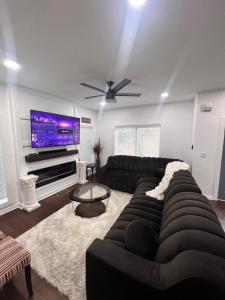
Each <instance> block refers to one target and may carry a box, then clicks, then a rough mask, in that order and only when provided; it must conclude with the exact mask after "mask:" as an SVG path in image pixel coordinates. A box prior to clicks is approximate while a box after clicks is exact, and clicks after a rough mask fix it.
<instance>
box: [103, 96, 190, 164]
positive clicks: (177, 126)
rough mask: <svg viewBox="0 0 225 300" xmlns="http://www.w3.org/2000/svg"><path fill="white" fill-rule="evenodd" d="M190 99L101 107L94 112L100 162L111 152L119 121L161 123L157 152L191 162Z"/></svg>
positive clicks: (133, 123) (137, 123)
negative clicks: (131, 105) (100, 144)
mask: <svg viewBox="0 0 225 300" xmlns="http://www.w3.org/2000/svg"><path fill="white" fill-rule="evenodd" d="M193 109H194V102H193V100H190V101H185V102H176V103H170V104H164V105H161V106H159V105H149V106H142V107H135V108H127V109H115V110H108V111H102V112H100V113H99V115H98V134H99V136H100V138H101V142H102V146H103V148H104V149H103V153H102V156H101V158H102V164H104V163H105V162H106V160H107V157H108V156H110V155H113V154H114V129H115V126H121V125H151V124H161V141H160V156H161V157H169V158H177V159H182V160H184V161H187V162H188V163H191V160H192V150H191V145H192V130H193Z"/></svg>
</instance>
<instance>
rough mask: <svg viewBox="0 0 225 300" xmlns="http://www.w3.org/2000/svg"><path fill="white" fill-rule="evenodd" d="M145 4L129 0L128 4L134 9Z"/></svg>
mask: <svg viewBox="0 0 225 300" xmlns="http://www.w3.org/2000/svg"><path fill="white" fill-rule="evenodd" d="M145 2H146V0H129V4H130V5H131V6H132V7H134V8H138V7H141V6H143V5H144V4H145Z"/></svg>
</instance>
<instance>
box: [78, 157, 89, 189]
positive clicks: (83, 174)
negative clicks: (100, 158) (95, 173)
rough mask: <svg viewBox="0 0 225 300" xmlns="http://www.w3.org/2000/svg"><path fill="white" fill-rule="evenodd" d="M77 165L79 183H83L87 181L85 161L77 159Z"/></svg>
mask: <svg viewBox="0 0 225 300" xmlns="http://www.w3.org/2000/svg"><path fill="white" fill-rule="evenodd" d="M77 164H78V167H79V183H80V184H85V183H87V182H88V181H87V179H86V165H87V163H86V161H78V162H77Z"/></svg>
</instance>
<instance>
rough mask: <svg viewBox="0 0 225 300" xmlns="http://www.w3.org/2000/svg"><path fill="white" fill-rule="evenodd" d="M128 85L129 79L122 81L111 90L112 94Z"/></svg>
mask: <svg viewBox="0 0 225 300" xmlns="http://www.w3.org/2000/svg"><path fill="white" fill-rule="evenodd" d="M129 83H131V80H130V79H126V78H125V79H123V80H122V81H121V82H120V83H118V84H117V85H116V86H115V87H114V88H113V89H112V92H113V93H117V92H119V90H121V89H122V88H124V87H125V86H126V85H128V84H129Z"/></svg>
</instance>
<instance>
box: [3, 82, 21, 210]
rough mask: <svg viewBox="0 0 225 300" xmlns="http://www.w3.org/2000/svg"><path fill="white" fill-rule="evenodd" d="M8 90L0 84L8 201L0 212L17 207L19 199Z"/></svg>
mask: <svg viewBox="0 0 225 300" xmlns="http://www.w3.org/2000/svg"><path fill="white" fill-rule="evenodd" d="M10 106H11V103H10V97H9V90H8V89H7V87H6V86H3V85H0V143H1V148H2V152H3V159H4V170H5V177H6V188H7V196H8V202H7V203H5V204H3V205H1V206H0V214H2V213H5V212H7V211H9V210H10V208H12V207H13V208H15V207H17V203H18V201H19V197H18V186H17V170H16V156H15V143H14V142H15V141H14V135H13V124H12V118H11V110H10Z"/></svg>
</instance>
